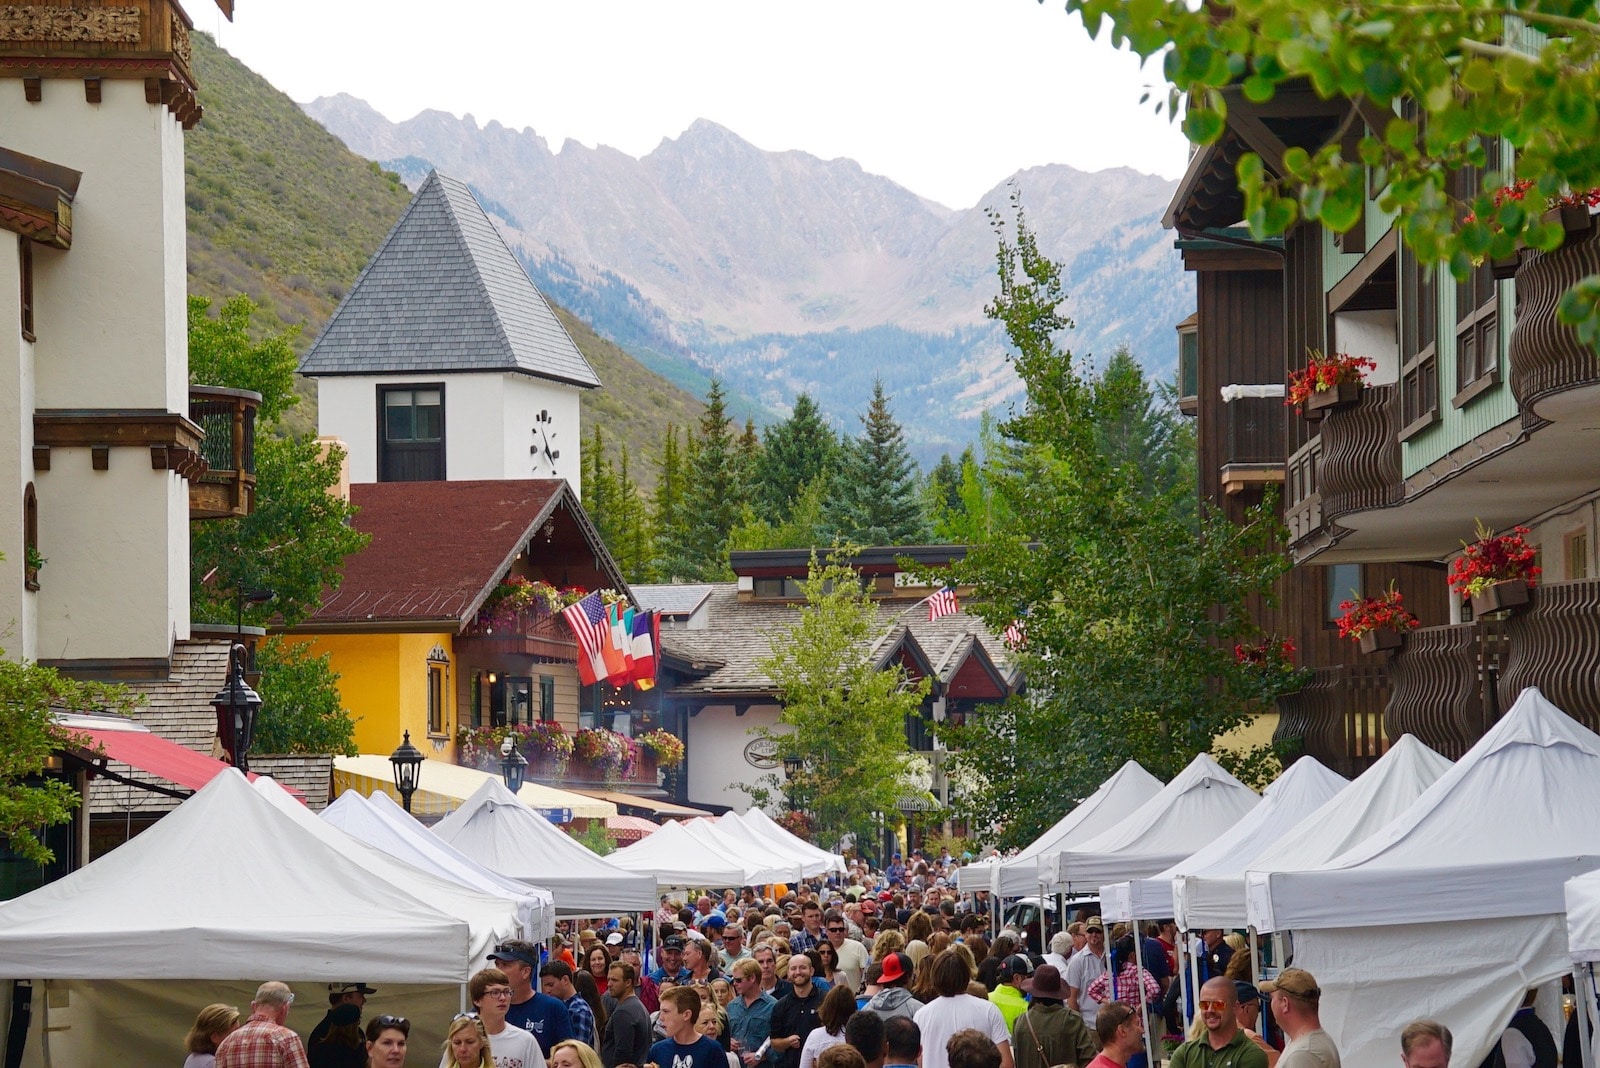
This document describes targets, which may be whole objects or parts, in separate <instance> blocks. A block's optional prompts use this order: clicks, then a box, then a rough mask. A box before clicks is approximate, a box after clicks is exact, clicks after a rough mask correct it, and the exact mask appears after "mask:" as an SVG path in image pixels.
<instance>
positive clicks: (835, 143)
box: [187, 0, 1188, 208]
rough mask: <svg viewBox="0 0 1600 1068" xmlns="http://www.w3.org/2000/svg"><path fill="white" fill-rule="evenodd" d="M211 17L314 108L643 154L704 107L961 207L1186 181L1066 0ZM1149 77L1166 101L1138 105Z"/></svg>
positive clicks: (228, 40)
mask: <svg viewBox="0 0 1600 1068" xmlns="http://www.w3.org/2000/svg"><path fill="white" fill-rule="evenodd" d="M187 6H188V8H189V10H190V12H191V13H192V14H193V15H194V16H195V19H196V26H197V27H198V28H200V29H203V30H208V31H210V32H211V33H213V34H214V35H215V36H216V37H217V38H218V40H219V41H220V43H221V44H222V46H223V47H224V48H226V49H227V50H228V51H229V52H231V53H233V54H234V55H235V56H237V57H238V58H239V59H241V60H243V61H244V62H245V63H246V64H247V65H249V66H250V67H251V68H253V69H254V70H255V71H257V72H258V73H260V74H262V75H263V76H265V77H266V78H267V80H268V81H270V82H272V84H273V85H275V86H277V87H278V88H279V89H281V90H283V91H284V92H286V93H288V94H289V96H291V97H292V98H294V99H295V100H298V101H302V102H304V101H309V100H312V99H314V98H316V97H318V96H329V95H332V94H334V93H349V94H351V95H352V96H356V97H360V98H361V99H363V100H365V101H367V103H369V104H371V105H372V106H373V107H375V108H377V109H378V111H380V112H382V113H383V114H384V115H386V116H388V117H389V118H390V119H393V120H396V121H402V120H404V119H408V118H410V117H412V116H413V115H415V114H416V113H417V112H419V111H422V110H425V109H430V108H431V109H437V110H441V111H448V112H450V113H452V114H455V115H458V116H459V115H463V114H471V115H472V116H473V117H474V118H475V119H476V120H477V121H478V123H479V124H480V125H482V124H486V123H488V122H489V121H490V120H491V119H494V120H498V121H499V122H500V123H501V124H502V125H504V126H509V127H512V128H516V129H521V128H523V127H532V128H533V129H534V130H535V131H536V132H537V133H539V134H540V135H541V136H542V137H544V138H545V140H546V141H547V142H548V143H549V144H550V146H551V147H552V148H556V147H558V146H559V145H561V144H562V143H563V142H565V141H566V140H568V139H571V140H574V141H577V142H580V143H582V144H584V145H587V146H590V147H594V146H596V145H598V144H605V145H609V146H611V147H613V148H616V149H620V150H621V151H623V152H626V153H628V154H629V155H632V156H641V155H644V154H645V153H648V152H649V151H650V150H651V149H653V148H654V147H655V146H656V145H658V144H660V143H661V141H662V139H663V138H669V137H677V136H678V135H679V134H681V133H682V132H683V131H684V130H685V129H687V128H688V126H689V125H690V124H691V123H692V122H693V121H694V120H695V119H697V118H705V119H710V120H711V121H713V122H716V123H718V124H720V125H722V126H725V127H727V128H728V129H730V130H732V131H733V132H734V133H736V134H738V135H739V136H741V137H743V138H744V139H745V140H747V141H749V142H751V143H752V144H754V145H756V146H757V147H758V148H762V149H766V150H768V151H782V150H788V149H799V150H802V151H805V152H809V153H811V154H813V155H815V156H819V157H822V158H824V159H832V158H835V157H840V156H843V157H848V158H850V159H854V160H856V161H857V162H858V163H860V164H861V165H862V166H863V167H864V168H865V169H866V170H868V171H870V172H873V173H876V174H882V175H885V176H887V177H889V178H892V179H893V180H895V181H896V182H899V183H900V184H901V185H903V186H905V187H906V188H908V189H910V190H912V191H913V192H915V193H918V194H920V195H922V196H924V197H928V198H930V199H932V200H935V201H938V202H939V203H942V204H944V205H946V206H948V207H952V208H966V207H971V206H972V205H973V204H975V203H977V201H978V200H979V198H980V197H981V196H982V195H983V194H984V193H986V192H988V191H989V190H990V189H992V188H994V187H995V186H996V185H998V184H1000V183H1001V182H1002V181H1004V180H1005V179H1006V178H1007V177H1009V176H1010V175H1012V174H1014V173H1015V172H1017V171H1019V170H1022V169H1024V168H1027V167H1033V166H1038V165H1041V164H1047V163H1065V164H1070V165H1071V166H1073V167H1076V168H1078V169H1080V170H1086V171H1097V170H1103V169H1106V168H1109V167H1120V166H1125V167H1132V168H1134V169H1135V170H1139V171H1143V172H1146V173H1152V174H1159V175H1162V176H1164V177H1167V178H1176V177H1178V176H1179V175H1180V174H1181V173H1182V171H1183V167H1184V163H1185V161H1186V159H1187V153H1188V150H1187V146H1186V143H1185V141H1184V139H1183V137H1182V135H1181V133H1180V132H1179V131H1178V129H1177V127H1175V126H1173V125H1172V124H1170V123H1169V122H1168V121H1167V119H1166V116H1165V115H1157V114H1156V113H1155V108H1154V104H1153V101H1154V100H1156V99H1165V97H1166V90H1165V86H1164V84H1163V83H1161V81H1160V69H1159V65H1157V64H1151V65H1150V66H1149V68H1148V69H1146V70H1141V68H1140V64H1139V61H1138V59H1137V57H1135V56H1132V55H1129V54H1126V53H1119V52H1118V51H1117V50H1115V49H1114V48H1113V47H1112V46H1111V45H1110V44H1109V43H1106V42H1104V41H1101V42H1095V41H1091V40H1090V39H1089V37H1088V35H1087V33H1086V32H1085V31H1084V29H1083V26H1082V24H1081V22H1079V21H1078V20H1077V19H1076V18H1075V17H1069V16H1068V15H1067V14H1065V12H1064V11H1063V10H1062V9H1061V5H1060V3H1059V0H1051V2H1049V3H1046V4H1040V3H1037V2H1036V0H805V2H793V0H791V2H788V3H782V4H780V3H773V2H771V0H562V2H556V0H455V2H453V3H450V4H438V3H430V4H424V3H420V2H417V0H381V2H380V0H238V2H237V4H236V13H235V21H234V22H233V23H231V24H230V23H228V22H226V21H225V20H224V19H223V18H222V16H221V14H220V13H219V12H218V10H217V8H216V7H215V6H214V5H206V6H205V7H202V6H201V5H200V4H190V5H187ZM1146 90H1151V91H1152V96H1151V101H1152V102H1150V103H1145V104H1140V103H1139V99H1140V97H1141V95H1143V94H1144V93H1145V92H1146Z"/></svg>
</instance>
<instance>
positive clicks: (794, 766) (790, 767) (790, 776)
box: [783, 754, 806, 811]
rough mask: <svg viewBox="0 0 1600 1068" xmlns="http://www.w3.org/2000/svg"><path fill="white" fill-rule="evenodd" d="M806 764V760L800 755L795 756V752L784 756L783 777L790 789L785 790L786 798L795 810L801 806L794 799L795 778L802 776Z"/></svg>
mask: <svg viewBox="0 0 1600 1068" xmlns="http://www.w3.org/2000/svg"><path fill="white" fill-rule="evenodd" d="M805 766H806V762H805V761H804V760H802V759H800V758H799V757H797V756H794V755H793V754H790V755H789V756H786V757H784V758H783V779H784V782H785V783H786V784H788V786H789V789H787V790H785V791H784V794H785V800H786V801H787V802H788V804H789V809H790V811H794V810H795V809H798V808H799V807H800V806H799V805H797V804H796V803H795V800H794V785H795V780H796V779H798V778H799V777H800V772H801V770H802V769H803V768H804V767H805Z"/></svg>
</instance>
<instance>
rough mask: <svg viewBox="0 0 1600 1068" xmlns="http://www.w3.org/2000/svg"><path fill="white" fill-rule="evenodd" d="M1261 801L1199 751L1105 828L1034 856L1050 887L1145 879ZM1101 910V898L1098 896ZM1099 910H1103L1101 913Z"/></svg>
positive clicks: (1094, 885) (1083, 889) (1066, 889)
mask: <svg viewBox="0 0 1600 1068" xmlns="http://www.w3.org/2000/svg"><path fill="white" fill-rule="evenodd" d="M1260 802H1261V797H1260V795H1259V794H1257V793H1256V792H1255V791H1254V790H1252V789H1250V787H1248V786H1246V785H1245V784H1244V783H1242V782H1240V781H1239V780H1238V779H1235V778H1234V777H1233V776H1232V775H1230V774H1228V772H1227V771H1226V769H1224V768H1223V767H1222V765H1221V764H1218V763H1217V762H1216V761H1215V760H1213V759H1212V758H1211V754H1209V753H1201V754H1199V755H1198V756H1196V757H1195V758H1194V759H1193V760H1192V761H1190V762H1189V766H1188V767H1186V768H1184V769H1183V771H1181V772H1179V773H1178V775H1177V777H1176V778H1174V779H1173V780H1172V781H1171V782H1169V783H1168V784H1167V785H1166V786H1163V787H1162V788H1161V790H1160V791H1159V792H1158V793H1157V794H1156V795H1155V796H1154V797H1152V798H1151V799H1150V800H1148V801H1146V802H1145V803H1144V804H1142V805H1140V806H1139V807H1138V808H1137V809H1135V810H1134V811H1133V812H1132V814H1130V815H1129V816H1127V817H1126V818H1124V819H1123V820H1122V821H1120V822H1119V823H1117V824H1116V825H1115V826H1113V827H1112V828H1110V829H1109V830H1106V831H1102V832H1101V833H1100V834H1097V835H1095V836H1094V837H1093V838H1090V839H1088V840H1087V841H1084V842H1080V843H1077V844H1075V845H1073V846H1072V847H1071V848H1069V849H1065V850H1062V851H1060V852H1055V853H1045V854H1043V855H1041V856H1040V857H1039V877H1040V881H1042V882H1043V883H1045V884H1046V885H1047V886H1049V887H1050V888H1052V889H1053V890H1056V889H1059V890H1060V891H1061V892H1065V893H1072V892H1073V889H1074V888H1075V887H1076V888H1077V890H1078V891H1079V892H1088V891H1093V890H1098V889H1099V888H1100V887H1102V886H1105V885H1107V884H1109V883H1116V882H1124V881H1127V880H1131V879H1144V878H1147V877H1149V876H1151V875H1154V874H1156V873H1157V872H1159V871H1162V870H1163V869H1165V868H1167V867H1170V866H1171V865H1173V864H1175V863H1177V862H1178V861H1180V860H1182V859H1183V858H1185V857H1187V856H1189V855H1190V854H1191V853H1193V852H1194V851H1195V849H1196V848H1197V847H1199V846H1202V845H1204V844H1205V843H1207V842H1210V841H1211V840H1212V839H1214V838H1216V837H1217V836H1219V835H1220V834H1222V832H1224V831H1226V830H1227V829H1228V828H1229V827H1232V826H1233V825H1234V824H1235V823H1238V822H1239V820H1240V819H1242V818H1243V817H1244V815H1245V813H1247V812H1249V811H1250V810H1251V809H1252V808H1254V807H1255V806H1256V805H1257V804H1259V803H1260ZM1100 906H1101V909H1102V910H1104V908H1105V907H1106V902H1105V901H1104V900H1102V901H1101V902H1100ZM1102 914H1103V913H1102Z"/></svg>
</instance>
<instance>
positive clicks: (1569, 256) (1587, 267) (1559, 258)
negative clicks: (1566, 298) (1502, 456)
mask: <svg viewBox="0 0 1600 1068" xmlns="http://www.w3.org/2000/svg"><path fill="white" fill-rule="evenodd" d="M1597 273H1600V226H1596V225H1595V220H1594V218H1593V217H1592V216H1591V217H1589V228H1588V229H1587V230H1586V231H1582V232H1579V233H1568V234H1567V243H1566V244H1564V245H1562V246H1561V247H1560V248H1558V249H1556V250H1555V251H1553V252H1536V251H1533V250H1531V249H1528V250H1524V251H1523V253H1522V260H1521V266H1520V267H1518V268H1517V275H1516V278H1517V321H1516V324H1515V325H1514V326H1513V327H1512V328H1511V346H1510V348H1511V352H1510V357H1511V359H1510V363H1511V392H1512V394H1513V395H1515V396H1516V398H1517V404H1518V405H1519V406H1520V407H1521V408H1522V409H1523V411H1525V412H1526V411H1529V410H1531V411H1532V412H1533V414H1534V415H1536V416H1538V417H1540V418H1542V419H1548V420H1551V421H1556V422H1558V421H1560V420H1561V419H1562V418H1563V417H1566V416H1570V415H1572V414H1574V413H1575V412H1579V411H1584V412H1587V411H1592V410H1593V408H1594V406H1595V404H1596V403H1597V402H1600V391H1597V390H1596V389H1595V387H1600V359H1596V357H1595V354H1594V350H1593V349H1591V348H1589V346H1587V345H1585V344H1584V343H1583V342H1582V341H1580V340H1578V335H1577V333H1576V332H1575V331H1574V330H1573V329H1572V328H1571V327H1569V326H1564V325H1562V324H1561V323H1560V322H1558V321H1557V319H1556V308H1557V306H1558V305H1559V304H1560V302H1561V295H1562V294H1563V293H1565V292H1566V291H1567V290H1568V289H1570V288H1572V286H1573V285H1574V284H1575V283H1576V282H1577V281H1578V280H1579V279H1581V278H1584V277H1587V276H1589V275H1592V274H1597ZM1585 387H1589V388H1588V389H1585ZM1577 390H1584V392H1583V393H1574V392H1573V391H1577Z"/></svg>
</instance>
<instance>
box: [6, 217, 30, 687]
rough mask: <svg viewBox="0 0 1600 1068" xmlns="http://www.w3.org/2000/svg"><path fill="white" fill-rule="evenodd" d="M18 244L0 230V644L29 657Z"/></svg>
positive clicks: (26, 440) (26, 402) (25, 387)
mask: <svg viewBox="0 0 1600 1068" xmlns="http://www.w3.org/2000/svg"><path fill="white" fill-rule="evenodd" d="M16 249H17V238H16V237H15V236H14V235H13V234H11V233H9V232H4V233H0V317H3V318H0V398H7V399H6V400H0V473H3V474H0V478H3V481H0V552H3V553H5V559H4V560H0V649H4V650H5V651H6V655H7V656H9V657H11V658H12V659H18V658H26V659H30V660H31V659H33V658H34V657H35V656H36V654H35V652H34V638H35V622H34V615H35V611H36V609H37V607H38V600H39V598H38V595H37V594H35V593H30V592H28V591H26V590H24V589H23V586H22V580H23V563H24V556H23V551H22V547H23V516H22V496H23V491H24V490H25V489H26V488H27V485H28V482H29V481H30V480H31V478H32V475H33V465H32V454H31V453H30V451H29V450H30V448H31V447H32V444H33V422H32V419H33V416H32V412H33V346H32V345H31V344H29V343H28V342H26V341H24V340H23V339H22V301H21V286H20V280H19V277H18V273H19V271H18V269H19V266H20V262H19V260H18V257H17V251H16ZM9 398H15V401H14V402H12V401H11V400H10V399H9ZM8 632H9V633H8Z"/></svg>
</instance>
